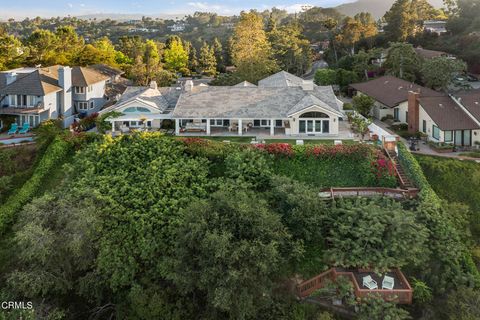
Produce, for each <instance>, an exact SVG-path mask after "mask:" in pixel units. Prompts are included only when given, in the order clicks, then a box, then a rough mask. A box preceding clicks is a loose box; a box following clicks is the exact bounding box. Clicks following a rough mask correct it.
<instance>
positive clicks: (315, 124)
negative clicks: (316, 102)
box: [299, 119, 330, 134]
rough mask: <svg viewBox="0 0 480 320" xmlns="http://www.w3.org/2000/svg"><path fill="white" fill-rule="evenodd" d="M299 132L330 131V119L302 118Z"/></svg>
mask: <svg viewBox="0 0 480 320" xmlns="http://www.w3.org/2000/svg"><path fill="white" fill-rule="evenodd" d="M299 125H300V126H299V132H300V133H306V134H316V133H329V132H330V121H329V120H316V119H312V120H300V122H299Z"/></svg>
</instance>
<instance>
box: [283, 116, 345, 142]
mask: <svg viewBox="0 0 480 320" xmlns="http://www.w3.org/2000/svg"><path fill="white" fill-rule="evenodd" d="M324 113H326V112H324ZM300 115H301V114H298V115H295V117H292V118H290V130H291V134H292V135H307V134H306V133H300V132H299V131H300V121H299V120H300ZM329 116H330V118H329V131H330V132H329V133H320V134H316V135H318V136H322V135H337V134H338V117H337V116H336V115H332V114H329ZM315 119H316V120H320V118H318V119H317V118H315ZM302 120H313V118H312V119H310V118H302ZM321 120H326V119H321Z"/></svg>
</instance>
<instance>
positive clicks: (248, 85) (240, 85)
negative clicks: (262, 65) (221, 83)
mask: <svg viewBox="0 0 480 320" xmlns="http://www.w3.org/2000/svg"><path fill="white" fill-rule="evenodd" d="M234 87H256V85H254V84H253V83H250V82H248V81H243V82H240V83H237V84H236V85H234Z"/></svg>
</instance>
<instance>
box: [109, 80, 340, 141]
mask: <svg viewBox="0 0 480 320" xmlns="http://www.w3.org/2000/svg"><path fill="white" fill-rule="evenodd" d="M111 111H116V112H117V115H118V114H120V115H119V116H118V117H110V118H107V121H110V122H111V123H112V130H114V131H117V130H121V131H124V130H128V129H129V128H135V127H144V126H146V127H151V128H160V126H161V123H162V121H163V120H165V119H170V120H173V121H175V124H176V125H175V128H176V134H177V135H188V134H191V133H195V134H201V135H211V134H213V133H215V134H218V135H222V134H238V135H243V134H252V133H255V134H259V135H262V134H263V135H299V136H301V135H305V136H306V135H311V136H335V135H337V134H338V132H339V121H340V120H341V119H342V118H343V117H344V114H343V110H342V103H341V102H340V101H339V100H338V99H337V98H336V96H335V94H334V92H333V89H332V88H331V87H330V86H328V87H321V86H316V85H315V84H314V83H313V82H312V81H307V80H303V79H301V78H299V77H296V76H294V75H292V74H290V73H287V72H284V71H281V72H279V73H277V74H274V75H272V76H270V77H267V78H265V79H263V80H260V81H259V83H258V86H257V85H254V84H251V83H248V82H242V83H239V84H238V85H235V86H218V87H214V86H208V85H205V84H200V85H198V86H195V85H194V84H193V82H191V81H187V82H186V83H185V84H184V85H183V86H182V87H177V88H171V87H168V88H158V87H157V86H156V83H152V84H151V85H150V87H129V88H127V90H126V91H125V93H124V94H123V96H122V97H121V98H120V99H119V101H118V102H117V103H116V104H115V105H113V106H111V107H108V108H106V109H104V110H102V111H101V113H107V112H111Z"/></svg>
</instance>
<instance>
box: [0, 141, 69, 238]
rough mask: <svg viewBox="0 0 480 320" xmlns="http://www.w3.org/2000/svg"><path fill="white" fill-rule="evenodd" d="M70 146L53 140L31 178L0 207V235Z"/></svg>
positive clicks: (36, 191)
mask: <svg viewBox="0 0 480 320" xmlns="http://www.w3.org/2000/svg"><path fill="white" fill-rule="evenodd" d="M72 148H73V147H72V144H70V143H68V142H66V141H65V140H63V139H62V138H59V137H57V138H55V140H53V142H52V143H51V144H50V145H49V146H48V148H47V150H46V152H45V154H44V156H43V157H42V159H41V160H40V161H39V163H38V165H37V166H36V168H35V170H34V172H33V174H32V176H31V178H30V179H29V180H28V181H27V182H25V184H24V185H23V186H22V187H21V188H20V189H18V190H17V191H15V193H14V194H12V196H11V197H10V198H8V200H7V201H6V202H5V204H4V205H2V206H1V207H0V233H1V234H3V233H4V232H5V231H6V229H7V228H8V226H9V225H10V224H11V223H12V222H13V220H14V218H15V215H16V214H17V212H18V211H20V210H21V209H22V207H23V206H24V205H25V204H26V203H27V202H28V201H30V200H31V199H32V198H33V197H34V196H35V194H37V193H38V191H39V190H40V188H41V186H42V184H43V182H44V181H45V178H46V177H47V176H49V175H50V174H51V173H52V171H53V170H54V169H55V168H57V167H58V166H59V165H61V164H62V162H63V161H64V159H65V157H66V156H67V155H68V153H69V152H70V151H71V150H72Z"/></svg>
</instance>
